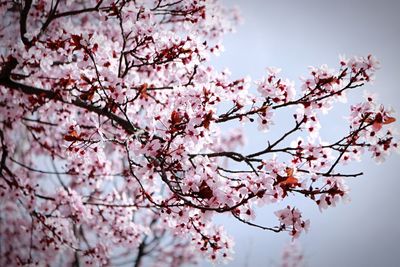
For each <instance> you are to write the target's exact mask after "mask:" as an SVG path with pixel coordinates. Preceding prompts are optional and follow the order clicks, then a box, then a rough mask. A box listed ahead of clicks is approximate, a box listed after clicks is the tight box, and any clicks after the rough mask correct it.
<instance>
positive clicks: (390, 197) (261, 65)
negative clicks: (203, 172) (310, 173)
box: [214, 0, 400, 267]
mask: <svg viewBox="0 0 400 267" xmlns="http://www.w3.org/2000/svg"><path fill="white" fill-rule="evenodd" d="M225 2H226V4H228V5H238V6H239V7H240V9H241V11H242V16H243V18H244V24H243V25H241V26H239V27H238V29H237V33H235V34H231V35H229V36H227V37H226V38H225V41H224V46H225V52H224V53H223V54H222V55H221V56H220V57H219V58H216V59H215V61H214V65H215V66H216V67H217V68H218V69H223V68H224V67H228V68H229V69H230V70H231V71H232V73H233V76H234V77H242V76H246V75H250V76H251V77H252V78H253V79H259V78H261V76H262V75H264V73H265V68H266V67H267V66H276V67H280V68H282V69H283V72H282V74H283V75H285V76H287V77H288V78H290V79H292V80H295V81H296V83H297V85H299V84H300V81H299V79H298V77H300V76H302V75H306V73H307V67H308V66H310V65H315V66H320V65H321V64H324V63H326V64H328V65H329V66H331V67H334V68H336V67H337V66H338V65H337V64H338V56H339V54H345V55H348V56H352V55H367V54H369V53H372V54H373V55H375V56H376V57H377V58H378V59H379V60H380V62H381V69H380V70H379V71H378V73H377V79H376V81H375V83H374V84H373V85H372V86H368V87H365V88H361V90H359V91H357V92H355V93H352V94H351V95H350V99H349V103H356V102H359V101H361V100H362V99H361V96H362V90H364V89H368V90H371V91H374V92H376V93H378V94H379V100H380V102H382V103H384V104H385V105H390V106H393V107H394V108H395V110H397V113H396V114H395V117H396V118H397V123H398V124H399V121H400V116H399V112H400V101H399V96H400V95H399V88H398V87H399V86H398V81H397V79H398V78H399V77H400V68H399V64H400V51H399V49H400V15H399V13H400V1H396V0H392V1H390V0H386V1H371V0H351V1H349V0H347V1H345V0H336V1H327V0H297V1H295V0H292V1H289V0H280V1H269V0H268V1H261V0H253V1H245V0H230V1H225ZM348 108H349V104H338V105H337V106H336V109H335V112H334V113H333V114H331V115H329V116H328V117H326V118H325V121H324V124H323V129H322V131H321V133H322V136H323V137H324V138H327V139H329V138H332V137H333V136H335V134H340V133H345V131H346V128H345V124H343V118H342V117H343V116H345V115H346V114H348V113H347V112H348ZM278 119H279V117H278ZM277 124H279V125H282V127H285V125H286V126H287V124H285V122H284V121H279V122H277ZM287 127H288V126H287ZM398 128H400V125H399V126H398ZM276 129H278V127H277V128H276ZM247 134H248V135H249V137H251V138H249V140H250V139H251V142H249V143H248V146H247V147H246V148H245V151H250V150H255V149H257V148H260V146H261V147H262V146H263V145H264V144H265V142H266V140H268V138H270V137H273V136H274V135H275V136H276V134H277V133H276V132H274V131H272V132H271V133H269V134H267V135H262V134H260V133H257V132H256V131H255V130H254V129H252V128H251V127H249V130H248V131H247ZM399 163H400V156H399V155H398V154H395V155H393V156H392V157H391V158H390V159H388V160H387V161H386V162H385V163H383V164H380V165H377V164H375V163H374V162H373V161H371V160H370V159H369V157H368V156H367V157H365V160H364V161H362V162H361V163H356V164H353V165H352V168H351V169H352V170H355V171H363V172H364V173H365V175H364V176H362V177H358V178H355V179H354V178H353V179H351V180H349V185H350V188H351V194H350V196H351V202H350V203H347V204H340V205H339V206H337V207H336V208H332V209H329V210H327V211H324V212H323V213H320V212H319V210H318V207H317V206H316V205H315V204H314V203H312V202H311V201H309V200H307V199H302V198H299V199H297V200H296V202H294V203H295V204H296V206H298V207H299V208H300V209H301V210H302V211H303V213H304V214H303V216H305V217H306V218H309V219H311V229H310V232H309V233H308V234H305V235H303V236H302V237H301V238H300V240H299V241H300V244H301V246H302V248H303V250H304V255H305V258H306V263H307V266H312V267H314V266H324V267H334V266H335V267H336V266H341V267H343V266H344V267H347V266H348V267H359V266H360V267H368V266H371V267H372V266H383V267H395V266H400V245H399V240H400V224H399V220H400V207H399V203H400V202H399V195H400V194H399V193H398V190H399V189H398V188H399V186H398V185H399V184H400V183H399V179H400V175H399V174H398V171H397V166H399ZM282 205H286V203H283V204H282ZM280 207H281V206H278V207H277V206H273V207H266V208H263V209H261V210H259V211H258V216H257V220H256V221H257V222H259V223H261V224H267V225H268V224H269V223H270V224H272V225H271V226H273V225H274V224H273V222H274V219H275V218H273V217H274V216H273V211H274V210H276V209H279V208H280ZM218 222H221V223H223V224H224V225H225V226H226V228H227V230H228V232H229V233H230V234H232V235H233V236H234V238H235V241H236V255H235V261H233V262H232V263H230V264H228V266H232V267H239V266H240V267H242V266H249V267H250V266H251V267H252V266H256V267H258V266H276V264H277V263H278V262H279V260H280V256H281V250H282V248H283V246H284V245H285V243H287V242H288V241H289V240H290V238H289V237H288V236H287V234H285V233H280V234H275V233H271V232H263V231H261V230H259V229H255V228H250V227H249V226H245V225H242V224H240V223H238V222H235V221H234V220H233V219H232V218H219V219H218Z"/></svg>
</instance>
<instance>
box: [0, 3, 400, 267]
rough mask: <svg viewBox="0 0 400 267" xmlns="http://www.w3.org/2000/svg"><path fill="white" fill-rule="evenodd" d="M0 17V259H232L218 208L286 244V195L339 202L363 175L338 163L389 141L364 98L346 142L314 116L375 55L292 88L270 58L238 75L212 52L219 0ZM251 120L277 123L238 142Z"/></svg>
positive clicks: (373, 103) (104, 262)
mask: <svg viewBox="0 0 400 267" xmlns="http://www.w3.org/2000/svg"><path fill="white" fill-rule="evenodd" d="M0 15H1V16H2V21H3V23H2V25H1V27H0V38H1V39H0V40H1V41H0V45H1V48H0V92H1V93H0V103H1V104H0V147H1V152H0V155H1V157H0V174H1V175H0V196H1V198H0V202H1V205H0V226H1V227H0V242H1V251H0V254H1V256H0V265H2V266H3V265H4V266H20V265H39V266H41V265H45V264H47V265H51V266H71V265H74V266H116V265H123V264H131V265H134V266H166V265H169V266H187V265H188V264H197V263H199V262H200V260H202V259H204V258H206V259H208V260H209V261H211V262H216V263H219V262H228V261H229V260H230V259H232V257H233V253H234V240H233V239H232V238H231V237H230V235H229V229H224V227H223V226H222V225H217V224H215V222H214V220H213V219H214V217H215V215H217V214H221V213H223V214H228V215H229V216H230V217H231V219H232V220H237V221H239V222H241V223H243V224H246V225H248V226H249V227H256V228H259V229H260V231H263V230H265V231H273V232H286V233H287V234H288V235H289V236H291V237H292V238H293V239H296V238H298V237H299V236H300V235H301V234H303V232H307V231H308V229H309V226H310V222H309V220H308V219H306V218H305V217H306V215H304V217H303V214H302V212H301V207H292V206H287V204H286V201H287V200H289V199H293V198H294V199H296V198H300V197H305V198H308V199H309V200H310V201H312V202H313V203H315V206H316V208H319V209H320V210H321V211H322V210H324V209H327V208H329V207H333V206H335V205H337V203H338V202H340V201H342V200H347V199H348V197H349V188H348V186H347V185H346V178H348V177H358V176H360V175H361V174H362V173H361V172H359V173H347V172H345V171H344V169H343V168H342V165H345V164H351V163H352V162H353V161H359V160H362V159H363V157H364V155H370V156H371V157H372V158H373V159H375V160H376V161H377V162H382V161H383V160H384V159H385V158H387V157H389V156H390V155H391V153H392V152H394V151H397V152H398V151H399V146H400V143H399V139H398V136H399V135H398V132H397V131H396V129H395V128H394V126H395V125H396V123H395V122H396V119H395V115H394V111H393V110H392V109H391V108H389V107H386V106H384V105H382V104H379V103H378V102H377V100H376V97H374V96H373V95H371V94H365V99H364V100H363V102H360V103H355V104H354V103H352V104H350V105H349V106H350V107H349V115H348V117H347V118H346V120H344V121H343V124H344V125H348V129H347V131H345V132H343V133H342V135H341V137H340V138H338V139H337V140H333V141H332V140H326V139H325V137H324V136H322V135H321V131H320V129H321V128H322V127H323V125H324V124H323V122H324V120H322V119H321V114H328V113H332V112H331V111H332V110H334V108H335V104H337V103H338V102H346V100H347V95H348V94H351V93H352V91H356V90H359V87H362V86H363V85H365V84H367V83H369V82H371V81H373V79H374V77H375V73H376V71H377V70H378V69H379V62H378V61H377V60H376V59H375V58H374V57H373V56H372V55H367V56H365V57H361V56H357V57H349V58H346V57H344V56H341V57H340V59H339V61H338V66H337V68H336V69H335V68H331V67H328V66H326V65H322V66H320V67H310V68H309V73H308V75H307V76H306V77H302V78H300V79H299V81H298V82H297V81H296V83H295V81H292V80H289V79H287V78H285V77H284V75H283V73H284V72H281V71H280V69H278V68H273V67H270V68H267V72H266V74H265V77H262V78H261V79H259V80H257V79H256V80H253V79H252V78H251V77H243V78H238V79H233V78H232V77H231V74H230V72H229V70H223V71H218V70H216V69H215V68H213V66H212V65H211V63H210V59H211V58H212V57H214V56H216V55H218V54H219V53H221V52H223V44H222V37H223V36H224V35H225V34H227V33H229V32H232V31H234V28H235V25H236V24H237V23H239V22H240V18H239V15H238V12H237V10H236V9H232V8H228V7H224V6H223V5H222V4H221V3H220V2H219V1H217V0H210V1H205V0H196V1H194V0H180V1H176V0H152V1H147V0H146V1H145V0H139V1H114V0H90V1H60V0H54V1H44V0H25V1H19V2H18V1H3V2H1V3H0ZM278 113H287V114H291V115H292V116H291V117H290V118H292V119H291V120H288V121H287V122H285V123H282V122H281V121H277V120H276V119H275V118H277V117H278V116H275V115H278ZM253 124H254V125H255V127H256V128H258V129H259V130H260V135H262V134H264V132H265V131H267V130H269V131H275V130H276V129H280V128H279V127H281V129H280V131H279V132H282V130H283V133H282V135H281V136H280V137H277V138H276V139H274V138H271V137H269V136H266V137H265V136H264V135H263V140H266V139H267V140H266V142H265V143H263V144H260V146H259V148H258V150H256V151H252V152H244V151H248V150H246V149H247V148H246V147H244V146H245V141H246V139H250V138H253V137H252V136H251V137H250V136H245V130H244V129H245V128H246V127H252V125H253ZM282 203H283V206H287V207H286V208H284V209H281V210H278V211H276V212H275V215H276V216H275V217H276V220H275V222H276V223H275V224H274V225H264V224H263V223H261V222H260V221H259V218H257V210H258V209H260V208H262V207H265V206H266V205H281V204H282ZM311 230H312V228H311Z"/></svg>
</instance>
